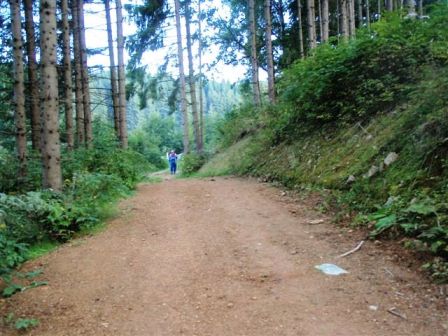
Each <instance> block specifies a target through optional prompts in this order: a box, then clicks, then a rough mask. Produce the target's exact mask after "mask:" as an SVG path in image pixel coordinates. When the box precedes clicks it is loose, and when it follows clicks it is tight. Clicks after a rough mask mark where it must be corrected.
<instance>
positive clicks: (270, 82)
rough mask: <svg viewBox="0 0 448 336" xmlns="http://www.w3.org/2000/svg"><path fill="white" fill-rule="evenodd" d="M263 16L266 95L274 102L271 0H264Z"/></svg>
mask: <svg viewBox="0 0 448 336" xmlns="http://www.w3.org/2000/svg"><path fill="white" fill-rule="evenodd" d="M264 16H265V20H266V54H267V55H266V58H267V61H268V96H269V101H270V102H271V103H272V104H274V103H275V76H274V55H273V51H272V25H271V0H265V1H264Z"/></svg>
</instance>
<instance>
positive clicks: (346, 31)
mask: <svg viewBox="0 0 448 336" xmlns="http://www.w3.org/2000/svg"><path fill="white" fill-rule="evenodd" d="M348 1H349V0H341V16H342V24H341V34H342V37H343V38H344V39H346V40H347V39H348V38H349V37H350V28H349V22H348V10H347V7H348V5H347V2H348Z"/></svg>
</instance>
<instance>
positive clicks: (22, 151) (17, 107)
mask: <svg viewBox="0 0 448 336" xmlns="http://www.w3.org/2000/svg"><path fill="white" fill-rule="evenodd" d="M9 8H10V13H11V32H12V47H13V69H14V72H13V73H14V96H13V102H14V116H15V126H16V148H17V157H18V160H19V172H18V176H19V179H23V178H24V177H25V176H26V164H27V162H26V117H25V83H24V81H25V80H24V67H23V39H22V27H21V24H20V22H21V19H20V3H19V0H10V1H9Z"/></svg>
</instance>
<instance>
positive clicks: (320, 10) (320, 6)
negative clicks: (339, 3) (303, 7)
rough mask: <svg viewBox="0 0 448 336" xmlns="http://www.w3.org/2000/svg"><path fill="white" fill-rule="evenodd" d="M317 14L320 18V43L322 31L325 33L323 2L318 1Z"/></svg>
mask: <svg viewBox="0 0 448 336" xmlns="http://www.w3.org/2000/svg"><path fill="white" fill-rule="evenodd" d="M317 12H318V17H319V34H320V35H319V37H320V40H319V41H322V31H323V29H324V27H323V25H322V1H321V0H317ZM316 40H317V32H316Z"/></svg>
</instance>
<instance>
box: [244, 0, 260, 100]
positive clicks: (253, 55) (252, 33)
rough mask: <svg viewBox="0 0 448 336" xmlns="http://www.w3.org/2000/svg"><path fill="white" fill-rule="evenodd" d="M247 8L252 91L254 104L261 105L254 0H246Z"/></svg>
mask: <svg viewBox="0 0 448 336" xmlns="http://www.w3.org/2000/svg"><path fill="white" fill-rule="evenodd" d="M247 4H248V9H249V40H250V46H251V52H250V64H251V73H252V91H253V100H254V105H255V106H261V93H260V81H259V79H258V58H257V36H256V24H255V1H254V0H248V2H247Z"/></svg>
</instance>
